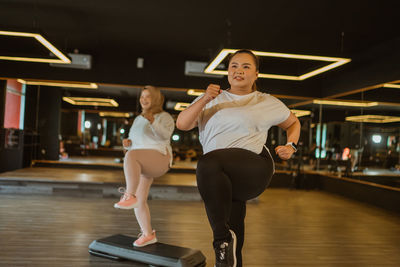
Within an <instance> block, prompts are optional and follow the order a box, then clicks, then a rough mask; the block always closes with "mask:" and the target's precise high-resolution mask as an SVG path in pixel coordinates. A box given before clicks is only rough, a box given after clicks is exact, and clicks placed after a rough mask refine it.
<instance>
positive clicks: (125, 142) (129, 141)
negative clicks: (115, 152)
mask: <svg viewBox="0 0 400 267" xmlns="http://www.w3.org/2000/svg"><path fill="white" fill-rule="evenodd" d="M122 145H123V146H124V147H130V146H131V145H132V141H131V140H130V139H124V140H122Z"/></svg>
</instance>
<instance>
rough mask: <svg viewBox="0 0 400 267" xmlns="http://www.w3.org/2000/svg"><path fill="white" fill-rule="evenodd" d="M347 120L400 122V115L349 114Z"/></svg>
mask: <svg viewBox="0 0 400 267" xmlns="http://www.w3.org/2000/svg"><path fill="white" fill-rule="evenodd" d="M345 119H346V121H353V122H370V123H390V122H400V117H395V116H382V115H359V116H349V117H346V118H345Z"/></svg>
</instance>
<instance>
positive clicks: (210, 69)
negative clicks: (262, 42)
mask: <svg viewBox="0 0 400 267" xmlns="http://www.w3.org/2000/svg"><path fill="white" fill-rule="evenodd" d="M237 50H238V49H222V50H221V52H219V54H218V55H217V57H216V58H215V59H214V60H213V61H212V62H211V63H210V64H209V65H208V66H207V67H206V68H205V70H204V72H205V73H209V74H218V75H228V71H226V70H215V69H216V68H217V66H218V65H219V64H220V63H221V62H222V61H223V60H224V59H225V58H226V57H227V56H228V55H229V54H233V53H235V52H236V51H237ZM252 52H253V53H254V54H255V55H257V56H260V57H278V58H289V59H303V60H314V61H326V62H332V63H331V64H329V65H326V66H324V67H321V68H318V69H316V70H313V71H310V72H308V73H305V74H302V75H300V76H291V75H280V74H269V73H259V74H258V77H259V78H268V79H281V80H293V81H302V80H305V79H308V78H310V77H312V76H315V75H318V74H321V73H323V72H326V71H328V70H331V69H333V68H337V67H339V66H341V65H343V64H346V63H348V62H350V61H351V59H349V58H337V57H321V56H311V55H299V54H286V53H274V52H262V51H252Z"/></svg>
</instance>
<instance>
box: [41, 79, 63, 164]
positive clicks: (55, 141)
mask: <svg viewBox="0 0 400 267" xmlns="http://www.w3.org/2000/svg"><path fill="white" fill-rule="evenodd" d="M38 90H39V94H38V95H39V112H38V122H37V126H38V128H37V129H38V135H39V152H38V158H39V159H47V160H58V159H59V150H60V144H59V133H60V116H61V90H60V89H58V88H53V87H46V86H42V87H40V88H39V89H38Z"/></svg>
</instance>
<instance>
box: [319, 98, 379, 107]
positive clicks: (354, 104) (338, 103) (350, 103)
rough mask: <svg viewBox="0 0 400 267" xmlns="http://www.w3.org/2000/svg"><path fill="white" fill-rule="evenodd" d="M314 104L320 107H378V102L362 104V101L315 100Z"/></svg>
mask: <svg viewBox="0 0 400 267" xmlns="http://www.w3.org/2000/svg"><path fill="white" fill-rule="evenodd" d="M313 103H314V104H321V105H335V106H348V107H374V106H377V105H379V103H378V102H363V101H339V100H325V99H315V100H313Z"/></svg>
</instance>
